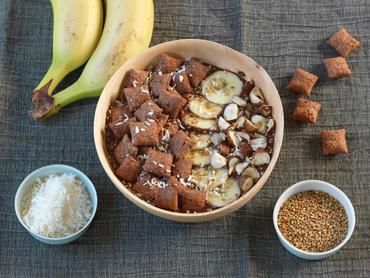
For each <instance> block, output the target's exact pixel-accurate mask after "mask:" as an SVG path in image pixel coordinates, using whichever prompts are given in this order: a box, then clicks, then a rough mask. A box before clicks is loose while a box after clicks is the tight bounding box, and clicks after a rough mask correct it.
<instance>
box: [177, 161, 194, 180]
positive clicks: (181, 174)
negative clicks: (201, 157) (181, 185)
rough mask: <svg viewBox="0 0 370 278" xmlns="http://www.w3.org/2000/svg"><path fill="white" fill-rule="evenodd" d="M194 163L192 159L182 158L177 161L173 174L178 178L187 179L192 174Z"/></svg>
mask: <svg viewBox="0 0 370 278" xmlns="http://www.w3.org/2000/svg"><path fill="white" fill-rule="evenodd" d="M192 166H193V163H192V161H191V159H188V158H182V159H179V160H177V161H176V163H175V167H174V169H173V174H174V175H175V176H176V177H178V178H183V179H187V178H189V176H190V174H191V169H192Z"/></svg>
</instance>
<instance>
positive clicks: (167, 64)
mask: <svg viewBox="0 0 370 278" xmlns="http://www.w3.org/2000/svg"><path fill="white" fill-rule="evenodd" d="M182 63H183V60H182V59H180V58H177V57H174V56H171V55H168V54H166V53H163V54H161V55H160V56H159V62H158V66H157V71H158V73H162V74H165V73H171V72H174V71H175V70H176V69H177V68H179V67H180V66H181V65H182Z"/></svg>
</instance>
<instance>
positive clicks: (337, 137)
mask: <svg viewBox="0 0 370 278" xmlns="http://www.w3.org/2000/svg"><path fill="white" fill-rule="evenodd" d="M321 142H322V154H323V155H330V154H337V153H348V148H347V142H346V130H345V129H335V130H323V131H321Z"/></svg>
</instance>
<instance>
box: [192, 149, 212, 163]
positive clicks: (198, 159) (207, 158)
mask: <svg viewBox="0 0 370 278" xmlns="http://www.w3.org/2000/svg"><path fill="white" fill-rule="evenodd" d="M211 155H212V151H211V150H210V149H207V148H206V149H203V150H194V151H191V152H190V159H191V161H192V163H193V165H194V166H199V167H204V166H206V165H209V164H210V163H211Z"/></svg>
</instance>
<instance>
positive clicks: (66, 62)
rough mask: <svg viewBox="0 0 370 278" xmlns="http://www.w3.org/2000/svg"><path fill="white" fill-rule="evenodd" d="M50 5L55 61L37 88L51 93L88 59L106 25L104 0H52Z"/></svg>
mask: <svg viewBox="0 0 370 278" xmlns="http://www.w3.org/2000/svg"><path fill="white" fill-rule="evenodd" d="M51 4H52V8H53V16H54V30H53V60H52V63H51V65H50V67H49V70H48V71H47V73H46V74H45V76H44V78H43V79H42V80H41V82H40V84H39V85H38V86H37V87H36V88H35V90H34V92H37V91H39V90H42V91H44V92H46V93H47V94H50V95H51V93H52V92H53V90H54V89H55V87H56V86H57V85H58V84H59V82H60V81H61V80H62V79H63V78H64V77H65V76H66V75H67V73H69V72H71V71H73V70H74V69H76V68H78V67H79V66H81V65H83V64H84V63H85V62H86V61H87V59H89V57H90V56H91V54H92V53H93V51H94V49H95V47H96V45H97V44H98V41H99V38H100V35H101V31H102V28H103V4H102V2H101V0H89V1H86V0H51Z"/></svg>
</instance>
